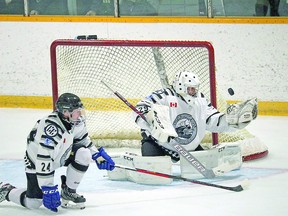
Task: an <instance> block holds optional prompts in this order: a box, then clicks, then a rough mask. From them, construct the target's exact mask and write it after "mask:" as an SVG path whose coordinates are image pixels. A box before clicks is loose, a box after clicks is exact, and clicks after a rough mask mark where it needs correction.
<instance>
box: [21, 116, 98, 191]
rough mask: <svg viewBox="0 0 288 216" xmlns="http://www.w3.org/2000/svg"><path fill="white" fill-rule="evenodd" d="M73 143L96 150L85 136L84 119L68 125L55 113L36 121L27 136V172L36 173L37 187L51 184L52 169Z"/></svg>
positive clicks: (57, 164) (62, 163) (64, 157)
mask: <svg viewBox="0 0 288 216" xmlns="http://www.w3.org/2000/svg"><path fill="white" fill-rule="evenodd" d="M73 145H81V146H85V147H87V148H90V151H91V154H93V153H95V152H97V148H96V147H95V146H93V145H92V142H91V140H90V138H89V137H88V132H87V128H86V125H85V122H81V123H79V124H77V125H70V124H69V123H68V122H64V121H63V122H62V121H61V119H60V118H59V116H58V113H57V112H53V113H51V114H50V115H48V116H46V117H44V118H42V119H41V120H38V121H37V123H36V124H35V126H34V128H33V129H32V130H31V132H30V134H29V136H28V138H27V151H26V155H25V162H26V172H29V173H36V174H37V179H38V183H39V186H40V187H41V186H43V185H54V182H53V181H54V172H55V170H56V169H57V168H59V167H61V166H63V165H64V164H65V161H66V160H67V158H68V157H69V156H70V153H71V149H72V146H73Z"/></svg>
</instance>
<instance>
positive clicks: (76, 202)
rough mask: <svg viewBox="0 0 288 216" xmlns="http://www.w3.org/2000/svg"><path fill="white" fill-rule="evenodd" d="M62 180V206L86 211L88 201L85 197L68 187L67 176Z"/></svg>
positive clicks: (62, 177)
mask: <svg viewBox="0 0 288 216" xmlns="http://www.w3.org/2000/svg"><path fill="white" fill-rule="evenodd" d="M61 180H62V185H61V189H62V190H61V198H62V202H61V206H62V207H63V208H77V209H84V208H85V202H86V199H85V198H84V197H83V196H81V195H79V194H77V193H76V190H73V189H71V188H69V187H68V186H67V185H66V176H61Z"/></svg>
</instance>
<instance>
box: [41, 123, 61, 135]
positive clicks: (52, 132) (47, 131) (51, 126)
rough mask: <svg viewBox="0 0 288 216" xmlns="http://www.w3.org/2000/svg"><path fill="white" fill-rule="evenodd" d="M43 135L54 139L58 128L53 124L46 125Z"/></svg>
mask: <svg viewBox="0 0 288 216" xmlns="http://www.w3.org/2000/svg"><path fill="white" fill-rule="evenodd" d="M44 133H45V134H46V135H47V136H48V137H55V136H56V135H57V134H58V127H57V126H56V125H54V124H48V125H47V126H46V127H45V128H44Z"/></svg>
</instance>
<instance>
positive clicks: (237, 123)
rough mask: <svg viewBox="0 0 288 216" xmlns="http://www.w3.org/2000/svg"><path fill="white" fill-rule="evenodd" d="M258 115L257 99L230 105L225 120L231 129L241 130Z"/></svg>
mask: <svg viewBox="0 0 288 216" xmlns="http://www.w3.org/2000/svg"><path fill="white" fill-rule="evenodd" d="M257 114H258V103H257V99H256V98H253V99H250V100H247V101H244V102H242V103H237V104H232V105H230V106H229V107H228V108H227V115H226V120H227V122H228V124H229V125H230V126H231V127H234V128H237V129H242V128H244V127H246V126H247V125H248V124H249V123H250V122H251V121H252V120H254V119H256V117H257Z"/></svg>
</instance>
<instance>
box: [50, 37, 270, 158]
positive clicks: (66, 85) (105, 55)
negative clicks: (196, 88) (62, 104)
mask: <svg viewBox="0 0 288 216" xmlns="http://www.w3.org/2000/svg"><path fill="white" fill-rule="evenodd" d="M51 64H52V85H53V97H54V98H53V99H54V101H55V100H56V99H57V96H58V95H60V94H61V93H64V92H72V93H75V94H77V95H79V96H80V97H81V98H82V100H83V102H84V105H85V107H86V112H87V127H88V129H89V133H90V136H91V137H92V139H93V140H94V142H95V143H96V144H97V145H99V146H109V147H122V146H124V147H140V131H139V128H138V127H137V125H136V124H135V123H134V121H133V119H132V111H131V110H130V109H129V108H128V107H127V106H126V105H125V104H124V103H123V102H122V101H120V100H119V99H118V98H117V97H116V96H114V94H113V93H112V92H111V91H109V90H108V89H107V88H106V87H105V86H104V85H103V84H102V83H101V81H102V80H103V81H104V82H105V83H107V84H108V85H109V86H111V88H112V89H113V90H114V91H118V92H119V93H120V94H121V95H123V96H124V97H125V98H126V99H127V100H128V101H129V102H130V103H131V104H133V105H135V104H136V103H137V102H138V101H139V100H140V99H142V98H143V97H145V96H147V95H148V94H150V93H151V92H153V91H154V90H157V89H160V88H161V87H162V86H167V85H169V83H170V82H171V81H172V79H173V77H174V74H175V72H177V71H181V70H190V71H193V72H195V73H196V74H198V76H199V78H200V80H201V82H202V83H201V87H200V91H201V92H203V93H204V95H205V96H206V97H207V98H208V99H209V100H211V102H212V104H213V105H215V103H217V108H218V109H219V110H220V111H223V112H225V109H226V106H227V103H226V101H225V100H224V99H223V98H221V96H220V92H219V91H218V90H217V88H216V79H215V62H214V49H213V46H212V45H211V44H210V43H208V42H199V41H119V40H114V41H113V40H56V41H54V42H53V43H52V45H51ZM216 93H217V94H216ZM213 140H214V143H215V142H216V143H217V142H218V141H219V143H222V142H229V143H230V142H241V146H242V147H243V151H242V152H243V156H245V157H246V156H247V159H253V158H252V157H254V158H258V157H260V156H261V157H262V156H263V155H264V154H266V153H267V148H266V146H263V144H261V142H260V141H259V140H258V139H257V138H256V137H255V136H253V135H252V134H250V133H249V132H248V131H247V130H240V131H238V132H236V133H223V134H219V135H213ZM204 142H205V143H206V144H207V145H209V144H212V135H211V134H209V133H207V135H206V137H205V139H204ZM250 150H252V151H253V152H251V151H250ZM248 157H249V158H248Z"/></svg>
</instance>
